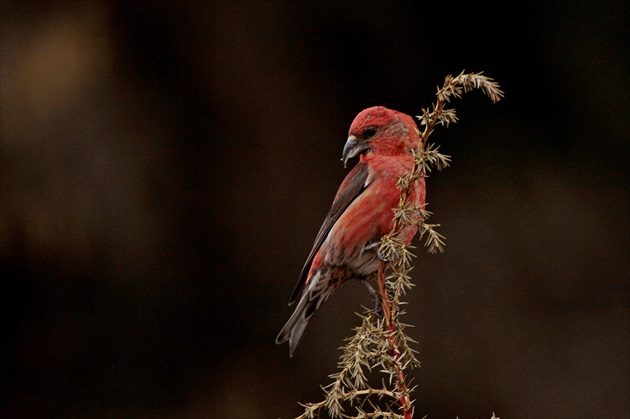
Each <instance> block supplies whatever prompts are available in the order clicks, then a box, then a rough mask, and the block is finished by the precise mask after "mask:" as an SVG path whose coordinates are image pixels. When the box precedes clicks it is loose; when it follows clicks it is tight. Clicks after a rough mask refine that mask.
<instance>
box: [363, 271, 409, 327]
mask: <svg viewBox="0 0 630 419" xmlns="http://www.w3.org/2000/svg"><path fill="white" fill-rule="evenodd" d="M361 282H362V283H363V285H365V288H367V290H368V291H369V292H370V294H371V295H372V298H374V314H376V317H378V318H379V319H382V318H383V301H382V299H381V296H380V295H379V294H378V292H376V290H375V289H374V287H372V286H371V285H370V283H369V282H368V281H367V280H363V281H361ZM387 295H388V297H389V299H390V300H392V299H393V298H394V290H392V289H389V288H388V289H387ZM399 310H400V308H399V307H396V314H398V311H399Z"/></svg>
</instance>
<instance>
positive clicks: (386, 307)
mask: <svg viewBox="0 0 630 419" xmlns="http://www.w3.org/2000/svg"><path fill="white" fill-rule="evenodd" d="M472 89H482V90H483V92H484V93H485V94H486V95H487V96H488V97H489V98H490V99H491V100H492V101H493V102H495V103H496V102H497V101H499V100H500V99H501V98H502V97H503V92H502V91H501V90H500V89H499V86H498V85H497V84H496V83H495V82H494V81H493V80H492V79H490V78H487V77H485V76H483V75H482V73H471V74H466V73H465V71H462V72H461V73H460V74H459V75H458V76H457V77H452V76H450V75H449V76H447V77H446V79H445V81H444V86H443V87H442V88H441V89H438V92H437V101H436V103H435V104H434V105H433V111H432V112H429V111H428V110H426V111H425V112H424V115H423V116H422V117H420V119H421V121H422V123H423V124H424V126H425V127H424V131H423V132H422V133H420V141H419V144H418V148H417V149H416V150H415V155H416V156H417V155H419V154H420V153H422V152H425V151H426V149H425V148H426V145H427V140H428V138H429V136H430V135H431V133H432V132H433V129H434V128H435V126H436V124H438V123H442V124H443V125H448V124H449V123H450V122H456V121H457V118H456V117H455V113H454V111H453V110H451V111H452V112H448V111H447V110H445V109H444V106H445V105H446V102H448V101H449V98H450V97H457V98H459V97H461V94H462V93H465V92H468V91H470V90H472ZM415 172H416V168H415V167H414V173H415ZM424 177H426V171H425V170H420V171H419V173H418V175H417V178H416V179H419V178H424ZM416 179H414V178H412V179H410V181H409V182H408V183H407V186H406V187H404V188H401V190H400V205H399V208H404V207H405V206H406V205H407V204H408V200H409V196H411V194H412V192H413V189H414V186H415V181H416ZM399 221H400V219H399V218H396V219H394V222H393V224H392V230H391V233H390V237H391V236H392V235H395V234H397V233H398V232H399V231H400V230H401V225H400V222H399ZM388 265H389V262H385V261H381V264H380V266H379V270H378V288H379V293H380V297H381V301H382V306H383V314H384V316H385V321H386V325H387V330H388V332H389V333H388V336H389V339H388V340H389V351H390V354H391V356H392V359H393V360H394V364H395V365H392V367H393V369H394V370H395V371H396V373H397V376H398V377H397V378H398V389H397V392H398V393H399V394H400V395H401V396H400V397H399V402H400V406H401V408H402V411H403V415H404V418H405V419H412V418H413V408H412V406H411V400H410V397H409V389H408V387H407V384H406V382H405V373H404V371H403V370H402V367H401V365H400V363H399V361H400V356H401V353H400V350H399V348H398V342H397V338H396V337H397V326H396V319H395V314H396V309H397V305H398V293H395V295H394V299H393V301H390V298H389V295H388V294H387V287H386V280H385V270H386V269H387V266H388Z"/></svg>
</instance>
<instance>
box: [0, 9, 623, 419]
mask: <svg viewBox="0 0 630 419" xmlns="http://www.w3.org/2000/svg"><path fill="white" fill-rule="evenodd" d="M0 4H1V5H2V6H1V7H2V18H1V29H0V31H1V35H2V44H1V51H0V58H1V73H0V74H1V81H0V88H1V101H0V103H1V114H0V122H1V133H2V137H1V141H2V142H1V148H0V150H1V155H0V159H1V160H0V167H1V169H0V170H1V172H0V173H1V177H0V183H1V186H2V189H1V195H0V204H1V207H0V251H1V257H2V259H1V264H0V269H1V273H2V278H3V284H4V285H3V288H4V291H3V292H2V307H3V309H4V310H3V311H4V313H5V314H4V315H3V316H2V319H3V325H2V334H3V337H4V338H5V339H3V343H2V346H1V347H0V349H1V358H0V360H1V366H2V370H1V373H0V375H1V386H2V387H1V390H0V396H1V408H2V411H0V416H2V417H7V418H9V417H12V418H31V417H32V418H46V417H53V418H84V417H94V418H101V417H143V418H145V417H146V418H200V417H211V418H276V417H282V418H289V417H292V416H295V415H297V414H298V413H300V408H299V406H298V404H297V402H316V401H319V400H321V399H322V391H321V389H320V387H319V386H320V384H322V385H323V384H327V383H328V382H329V381H330V380H329V379H328V378H327V375H328V374H331V373H334V372H335V371H336V361H337V358H338V356H339V354H340V353H339V351H338V350H337V348H338V347H339V346H340V345H341V344H342V342H343V338H344V337H346V336H349V335H350V329H351V328H352V327H354V326H356V325H357V324H358V323H359V319H358V318H357V317H356V316H355V314H354V312H357V311H361V310H362V309H361V306H362V305H371V300H370V297H369V294H368V293H367V292H366V291H365V290H364V289H363V287H362V286H361V285H360V284H348V285H346V286H344V287H343V288H342V289H341V290H340V291H339V293H338V294H337V295H335V296H334V297H333V298H332V299H331V300H330V301H329V302H328V303H327V304H326V305H325V306H324V307H323V308H322V310H321V311H320V313H319V314H318V315H317V316H316V317H315V319H314V320H313V321H312V322H311V325H310V326H309V328H308V329H307V331H306V333H305V336H304V339H303V341H302V344H301V346H300V348H299V350H298V352H297V355H296V357H295V358H293V359H290V358H289V356H288V347H286V346H276V345H275V344H274V339H275V336H276V334H277V332H278V330H279V329H280V328H281V326H282V325H283V324H284V322H285V321H286V320H287V318H288V317H289V315H290V314H291V312H292V307H288V306H287V302H288V298H289V295H290V293H291V291H292V289H293V286H294V283H295V281H296V280H297V275H298V273H299V271H300V269H301V267H302V263H303V261H304V259H305V257H306V255H307V254H308V252H309V250H310V247H311V244H312V241H313V239H314V237H315V234H316V233H317V230H318V229H319V226H320V223H321V221H322V220H323V218H324V216H325V214H326V212H327V211H328V208H329V205H330V203H331V201H332V198H333V196H334V194H335V191H336V189H337V187H338V185H339V184H340V182H341V180H342V179H343V177H344V176H345V174H346V172H347V171H346V170H344V169H343V167H342V164H341V163H340V161H339V157H340V155H341V149H342V147H343V144H344V142H345V138H346V135H347V130H348V127H349V126H350V123H351V121H352V119H353V118H354V116H355V115H356V114H357V113H358V112H359V111H360V110H362V109H364V108H366V107H369V106H373V105H385V106H388V107H390V108H393V109H397V110H400V111H403V112H405V113H409V114H411V115H417V114H419V113H420V112H421V108H422V107H427V106H429V105H430V103H431V102H432V101H433V100H434V94H435V91H436V86H437V85H441V83H442V81H443V79H444V76H445V75H447V74H449V73H453V74H458V73H459V72H460V71H461V70H463V69H466V70H468V71H482V70H483V71H485V74H487V75H488V76H491V77H493V78H495V79H496V80H497V81H498V82H499V83H500V84H501V86H502V87H503V89H504V90H505V92H506V97H505V99H504V100H503V101H501V102H500V103H499V104H497V105H492V104H491V102H490V101H489V100H488V99H487V98H485V97H484V96H483V95H482V94H481V93H479V92H473V93H470V94H468V95H467V96H465V98H464V100H462V101H456V102H453V103H452V105H453V106H454V107H455V108H456V109H457V111H458V115H459V117H460V123H458V124H456V125H454V126H451V127H450V128H448V129H441V128H440V129H438V130H437V131H436V132H435V133H434V135H433V137H432V140H433V141H434V142H437V143H439V144H440V145H441V147H442V151H443V152H445V153H447V154H449V155H452V156H453V164H452V167H451V168H449V169H448V170H446V171H444V172H442V173H435V174H433V175H432V176H431V178H430V179H429V190H428V201H429V203H430V204H429V209H430V210H431V211H433V212H434V213H435V214H434V216H433V218H432V221H433V222H436V223H441V224H442V228H441V230H440V231H441V232H442V233H443V234H444V235H445V236H446V237H447V248H446V252H445V253H444V254H441V255H430V254H427V253H425V251H424V250H423V249H418V254H419V256H418V258H417V263H416V268H415V270H414V279H415V283H416V284H417V286H416V287H415V288H414V289H413V291H412V292H411V293H410V294H409V295H408V300H409V302H410V305H409V306H408V308H407V310H408V312H409V314H408V316H407V317H406V319H405V321H406V322H407V323H411V324H413V325H415V328H414V329H411V330H410V331H409V333H410V335H411V336H412V337H413V338H415V339H416V340H418V341H419V344H418V345H417V346H416V348H417V349H418V350H419V359H420V360H421V361H422V364H423V365H422V368H420V369H418V370H415V371H414V373H413V376H414V377H415V379H414V383H415V384H416V385H417V386H418V388H417V391H416V393H415V395H416V399H417V401H416V416H417V417H419V418H421V417H423V416H425V415H428V417H431V418H442V417H450V418H454V417H456V416H458V417H460V418H472V417H479V418H489V417H490V416H491V415H492V412H493V411H494V412H496V413H497V415H498V416H500V417H502V418H587V417H597V418H627V417H629V415H630V371H629V370H630V365H629V354H630V343H629V341H630V339H629V330H630V328H629V325H630V314H629V313H630V307H629V301H630V299H629V297H630V295H629V294H630V292H629V290H630V286H629V250H628V249H629V248H630V246H629V244H630V243H629V235H628V231H629V226H628V220H629V219H630V217H629V216H630V211H629V196H628V186H629V184H628V172H627V170H626V169H627V166H628V155H629V134H630V130H629V123H628V120H629V115H630V109H629V108H630V106H629V89H628V74H629V66H628V57H629V54H628V52H629V49H628V43H627V40H628V39H630V38H629V37H628V27H630V25H629V24H628V22H629V20H628V2H627V1H601V2H598V1H573V2H565V1H545V2H542V1H535V2H520V3H515V4H510V5H509V6H508V5H507V4H504V5H493V4H484V3H474V4H466V3H462V4H461V5H457V4H456V3H455V5H452V4H450V3H448V4H447V3H444V2H423V1H406V2H403V1H401V2H391V1H377V2H374V1H372V2H356V1H345V0H344V1H310V2H293V1H217V2H202V1H190V0H189V1H178V2H171V3H167V2H154V1H110V2H108V1H6V0H3V1H1V2H0ZM2 412H4V413H2Z"/></svg>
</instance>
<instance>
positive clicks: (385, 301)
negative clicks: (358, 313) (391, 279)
mask: <svg viewBox="0 0 630 419" xmlns="http://www.w3.org/2000/svg"><path fill="white" fill-rule="evenodd" d="M386 267H387V263H386V262H381V265H380V266H379V269H378V289H379V293H380V295H381V301H382V306H383V316H384V317H385V323H386V324H387V330H388V331H389V333H388V337H389V339H388V342H389V352H390V354H391V356H392V359H394V365H392V367H393V368H394V369H395V370H396V374H397V375H398V383H399V386H398V389H397V391H398V393H400V394H401V396H400V397H399V399H398V401H399V403H400V406H401V407H402V411H403V416H404V418H405V419H412V418H413V408H412V407H411V399H410V397H409V389H408V388H407V384H406V381H405V372H404V371H403V370H402V368H401V365H400V362H399V361H400V351H399V350H398V342H397V341H396V328H395V326H394V325H395V323H394V322H395V321H396V320H395V319H394V313H396V303H395V299H396V298H397V297H398V296H396V297H394V301H393V302H390V300H389V295H388V294H387V290H386V287H385V268H386Z"/></svg>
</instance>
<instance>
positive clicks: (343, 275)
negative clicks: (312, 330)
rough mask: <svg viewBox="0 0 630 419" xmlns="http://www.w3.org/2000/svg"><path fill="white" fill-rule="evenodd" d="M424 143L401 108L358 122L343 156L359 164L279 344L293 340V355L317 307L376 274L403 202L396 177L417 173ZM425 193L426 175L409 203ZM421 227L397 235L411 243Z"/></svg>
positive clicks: (323, 233)
mask: <svg viewBox="0 0 630 419" xmlns="http://www.w3.org/2000/svg"><path fill="white" fill-rule="evenodd" d="M418 143H419V131H418V127H417V126H416V123H415V122H414V120H413V118H411V117H410V116H409V115H405V114H403V113H401V112H397V111H394V110H391V109H387V108H385V107H382V106H376V107H372V108H368V109H365V110H363V111H361V112H360V113H359V114H358V115H357V116H356V118H355V119H354V121H353V122H352V125H351V126H350V130H349V132H348V140H347V141H346V144H345V146H344V148H343V156H342V161H343V163H344V167H345V166H346V164H347V162H348V160H349V159H351V158H354V157H359V162H358V163H357V165H356V166H355V167H354V168H353V169H352V170H351V171H350V173H348V176H346V178H345V179H344V181H343V182H342V183H341V186H340V187H339V190H338V191H337V195H336V196H335V199H334V201H333V204H332V207H331V209H330V211H329V212H328V215H327V216H326V218H325V219H324V223H323V225H322V226H321V228H320V230H319V233H318V234H317V236H316V238H315V243H314V245H313V249H312V250H311V253H310V254H309V255H308V258H307V259H306V263H305V264H304V267H303V268H302V272H301V274H300V277H299V279H298V282H297V284H296V286H295V289H294V290H293V294H292V295H291V300H290V302H289V305H291V304H293V303H295V302H296V301H298V303H297V306H296V308H295V311H294V312H293V314H292V315H291V317H290V318H289V321H288V322H287V323H286V325H285V326H284V327H283V328H282V330H281V331H280V333H279V334H278V337H277V338H276V343H277V344H281V343H284V342H286V341H289V350H290V355H291V356H293V355H294V354H295V349H296V347H297V344H298V343H299V341H300V338H301V337H302V334H303V333H304V329H305V328H306V326H307V325H308V322H309V321H310V320H311V318H312V317H313V315H314V314H315V312H316V311H317V309H318V308H319V307H320V306H321V305H322V303H324V302H325V301H326V300H327V299H328V298H329V297H330V296H331V295H332V294H333V293H334V292H335V290H336V289H337V288H338V287H339V286H340V285H341V284H343V283H344V282H345V281H347V280H349V279H358V280H362V281H366V280H370V279H372V278H374V277H375V274H376V273H377V271H378V269H379V264H380V261H381V259H382V257H379V254H378V248H379V242H380V239H381V236H383V235H385V234H388V233H389V232H390V231H391V229H392V220H393V217H394V213H393V211H392V210H393V208H395V207H397V206H398V203H399V198H400V191H399V189H398V188H397V182H398V180H399V178H400V177H401V176H403V175H404V174H405V173H410V172H411V171H412V170H413V167H414V155H413V151H414V150H415V149H416V148H417V147H418ZM425 196H426V189H425V180H424V178H421V179H418V180H417V181H416V185H415V187H414V188H413V191H412V194H411V195H410V197H409V201H408V202H409V203H410V204H412V205H415V206H418V207H423V206H424V204H425ZM416 232H417V227H415V226H406V227H404V228H403V229H401V231H400V232H399V234H398V238H399V239H401V240H402V241H403V242H405V243H409V242H411V240H412V239H413V237H414V235H415V234H416Z"/></svg>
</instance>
